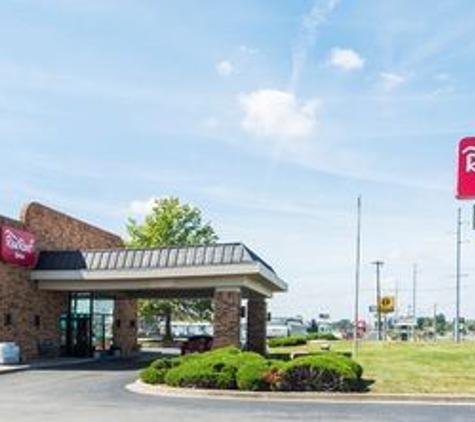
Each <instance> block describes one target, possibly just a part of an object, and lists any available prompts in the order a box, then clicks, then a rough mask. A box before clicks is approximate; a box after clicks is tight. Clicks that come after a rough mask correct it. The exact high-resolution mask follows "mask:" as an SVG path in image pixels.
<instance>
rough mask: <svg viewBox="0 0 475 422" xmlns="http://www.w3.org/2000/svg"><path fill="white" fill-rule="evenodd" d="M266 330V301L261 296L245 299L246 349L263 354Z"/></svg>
mask: <svg viewBox="0 0 475 422" xmlns="http://www.w3.org/2000/svg"><path fill="white" fill-rule="evenodd" d="M266 330H267V303H266V300H265V298H263V297H253V298H250V299H249V300H248V301H247V349H248V350H251V351H253V352H256V353H260V354H265V353H266V351H267V347H266V335H267V333H266Z"/></svg>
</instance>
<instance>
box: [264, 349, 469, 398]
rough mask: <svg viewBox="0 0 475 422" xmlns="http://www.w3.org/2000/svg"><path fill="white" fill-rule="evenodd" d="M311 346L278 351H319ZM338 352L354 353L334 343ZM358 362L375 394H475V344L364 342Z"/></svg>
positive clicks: (276, 350)
mask: <svg viewBox="0 0 475 422" xmlns="http://www.w3.org/2000/svg"><path fill="white" fill-rule="evenodd" d="M320 347H321V346H320V345H319V344H315V343H310V344H308V345H306V346H299V347H293V348H277V349H273V350H272V351H274V352H284V351H285V352H288V351H309V352H311V351H319V350H320ZM332 350H334V351H348V352H349V351H351V343H350V342H347V341H336V342H332ZM357 361H358V362H359V363H360V364H361V365H363V368H364V375H363V376H364V378H365V379H369V380H374V381H375V382H374V384H372V385H371V386H370V389H371V391H372V392H375V393H441V394H442V393H445V394H475V343H468V342H467V343H462V344H454V343H449V342H440V343H411V342H381V343H380V342H361V343H360V349H359V355H358V359H357Z"/></svg>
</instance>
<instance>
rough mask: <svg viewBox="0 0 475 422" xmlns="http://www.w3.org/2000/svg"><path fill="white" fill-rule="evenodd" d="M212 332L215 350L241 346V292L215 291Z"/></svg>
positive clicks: (233, 290)
mask: <svg viewBox="0 0 475 422" xmlns="http://www.w3.org/2000/svg"><path fill="white" fill-rule="evenodd" d="M213 301H214V316H213V330H214V342H213V347H214V348H215V349H217V348H219V347H224V346H236V347H240V345H241V338H240V336H241V292H240V290H239V289H216V290H215V293H214V299H213Z"/></svg>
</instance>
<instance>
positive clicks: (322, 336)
mask: <svg viewBox="0 0 475 422" xmlns="http://www.w3.org/2000/svg"><path fill="white" fill-rule="evenodd" d="M307 340H328V341H336V340H339V338H338V337H337V336H336V335H335V334H318V333H314V334H308V335H307Z"/></svg>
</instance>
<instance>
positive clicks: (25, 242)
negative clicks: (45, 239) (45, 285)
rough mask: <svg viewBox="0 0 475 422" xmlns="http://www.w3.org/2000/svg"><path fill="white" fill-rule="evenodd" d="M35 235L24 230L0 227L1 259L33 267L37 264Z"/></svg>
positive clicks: (9, 262) (13, 263)
mask: <svg viewBox="0 0 475 422" xmlns="http://www.w3.org/2000/svg"><path fill="white" fill-rule="evenodd" d="M36 257H37V253H36V247H35V237H34V236H33V235H32V234H31V233H29V232H27V231H24V230H19V229H14V228H12V227H7V226H3V227H1V228H0V259H1V260H2V261H4V262H6V263H8V264H12V265H18V266H22V267H33V266H35V264H36Z"/></svg>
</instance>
